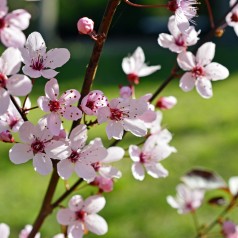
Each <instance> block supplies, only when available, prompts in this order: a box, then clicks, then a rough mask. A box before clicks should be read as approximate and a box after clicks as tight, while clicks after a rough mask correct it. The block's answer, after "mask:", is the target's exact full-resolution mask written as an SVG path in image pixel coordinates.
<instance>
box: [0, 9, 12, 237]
mask: <svg viewBox="0 0 238 238" xmlns="http://www.w3.org/2000/svg"><path fill="white" fill-rule="evenodd" d="M0 12H1V11H0ZM0 234H1V238H8V237H9V235H10V228H9V226H8V225H7V224H5V223H0Z"/></svg>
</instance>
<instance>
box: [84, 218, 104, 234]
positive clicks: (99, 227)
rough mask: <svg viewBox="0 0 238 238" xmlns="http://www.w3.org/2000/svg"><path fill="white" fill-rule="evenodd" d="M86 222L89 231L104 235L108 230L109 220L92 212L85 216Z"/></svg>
mask: <svg viewBox="0 0 238 238" xmlns="http://www.w3.org/2000/svg"><path fill="white" fill-rule="evenodd" d="M85 224H86V227H87V229H88V230H89V231H91V232H93V233H95V234H97V235H104V234H106V233H107V231H108V225H107V222H106V221H105V220H104V218H102V217H101V216H99V215H97V214H90V215H88V216H86V218H85Z"/></svg>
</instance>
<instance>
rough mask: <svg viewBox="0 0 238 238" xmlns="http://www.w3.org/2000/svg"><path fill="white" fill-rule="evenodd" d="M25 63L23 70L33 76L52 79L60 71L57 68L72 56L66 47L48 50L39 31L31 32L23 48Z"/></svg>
mask: <svg viewBox="0 0 238 238" xmlns="http://www.w3.org/2000/svg"><path fill="white" fill-rule="evenodd" d="M20 50H21V53H22V58H23V63H24V64H25V66H23V68H22V71H23V73H24V74H26V75H28V76H30V77H32V78H39V77H41V76H43V77H44V78H47V79H50V78H53V77H55V76H56V75H57V74H58V72H57V71H55V70H54V69H55V68H58V67H61V66H63V65H64V64H65V63H66V62H67V61H68V60H69V58H70V53H69V51H68V50H67V49H64V48H55V49H51V50H49V51H48V52H46V45H45V41H44V39H43V38H42V36H41V34H40V33H39V32H33V33H31V34H30V35H29V36H28V38H27V40H26V44H25V47H24V48H21V49H20Z"/></svg>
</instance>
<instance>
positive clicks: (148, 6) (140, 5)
mask: <svg viewBox="0 0 238 238" xmlns="http://www.w3.org/2000/svg"><path fill="white" fill-rule="evenodd" d="M124 2H125V3H126V4H128V5H130V6H132V7H140V8H161V7H166V8H167V7H168V4H150V5H142V4H136V3H133V2H131V1H129V0H124Z"/></svg>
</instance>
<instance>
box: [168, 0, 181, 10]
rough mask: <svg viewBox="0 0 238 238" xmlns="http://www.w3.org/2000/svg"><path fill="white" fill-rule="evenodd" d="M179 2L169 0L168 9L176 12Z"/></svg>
mask: <svg viewBox="0 0 238 238" xmlns="http://www.w3.org/2000/svg"><path fill="white" fill-rule="evenodd" d="M178 7H179V6H178V3H177V1H176V0H172V1H169V2H168V9H169V10H170V11H171V12H175V11H176V10H177V9H178Z"/></svg>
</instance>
